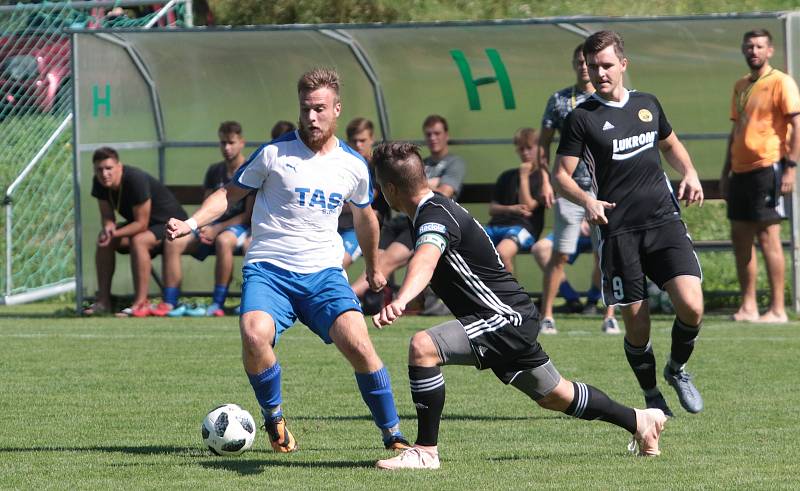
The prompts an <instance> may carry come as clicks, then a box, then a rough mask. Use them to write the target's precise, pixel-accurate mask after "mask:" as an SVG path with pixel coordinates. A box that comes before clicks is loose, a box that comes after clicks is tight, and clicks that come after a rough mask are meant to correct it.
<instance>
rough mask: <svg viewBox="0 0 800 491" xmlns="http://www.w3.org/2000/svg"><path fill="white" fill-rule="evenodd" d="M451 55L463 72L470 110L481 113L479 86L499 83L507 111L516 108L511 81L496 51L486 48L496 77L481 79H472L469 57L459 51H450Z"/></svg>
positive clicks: (459, 69)
mask: <svg viewBox="0 0 800 491" xmlns="http://www.w3.org/2000/svg"><path fill="white" fill-rule="evenodd" d="M450 55H451V56H452V57H453V60H454V61H455V62H456V65H457V66H458V71H459V72H461V78H463V79H464V88H465V89H466V90H467V100H468V101H469V108H470V110H472V111H480V109H481V98H480V96H479V95H478V86H479V85H486V84H492V83H495V82H497V83H498V84H499V85H500V93H501V94H502V95H503V106H504V107H505V108H506V109H514V108H516V107H517V106H516V104H515V103H514V91H513V90H512V89H511V80H510V79H509V78H508V72H507V71H506V67H505V65H503V60H501V59H500V54H499V53H498V52H497V50H496V49H493V48H486V56H487V57H488V58H489V61H490V62H491V64H492V68H494V74H495V76H494V77H481V78H475V79H473V78H472V70H470V68H469V62H467V57H466V56H464V52H463V51H461V50H458V49H454V50H452V51H450Z"/></svg>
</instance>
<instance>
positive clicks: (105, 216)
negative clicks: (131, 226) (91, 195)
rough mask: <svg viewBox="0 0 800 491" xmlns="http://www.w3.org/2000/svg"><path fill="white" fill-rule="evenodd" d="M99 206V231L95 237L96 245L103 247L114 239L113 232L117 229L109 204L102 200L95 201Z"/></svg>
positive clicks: (112, 210) (112, 209)
mask: <svg viewBox="0 0 800 491" xmlns="http://www.w3.org/2000/svg"><path fill="white" fill-rule="evenodd" d="M97 203H98V204H99V205H100V225H101V227H102V228H101V230H100V233H99V234H98V236H97V245H99V246H100V247H105V246H107V245H108V244H109V242H111V239H113V238H114V232H115V231H116V229H117V224H116V222H115V221H114V208H112V207H111V203H109V202H108V201H106V200H104V199H100V200H97Z"/></svg>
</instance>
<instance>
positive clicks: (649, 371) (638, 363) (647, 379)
mask: <svg viewBox="0 0 800 491" xmlns="http://www.w3.org/2000/svg"><path fill="white" fill-rule="evenodd" d="M625 358H627V359H628V364H629V365H630V366H631V369H632V370H633V374H634V375H636V380H638V381H639V387H641V388H642V390H645V391H646V390H649V389H652V388H653V387H655V386H656V357H655V355H653V347H652V346H651V345H650V343H649V342H648V343H647V344H646V345H644V346H634V345H632V344H631V343H629V342H628V340H627V339H626V340H625Z"/></svg>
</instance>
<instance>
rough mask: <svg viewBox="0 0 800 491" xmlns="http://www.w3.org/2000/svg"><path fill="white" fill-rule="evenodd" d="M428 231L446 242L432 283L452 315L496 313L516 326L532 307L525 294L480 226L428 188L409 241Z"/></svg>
mask: <svg viewBox="0 0 800 491" xmlns="http://www.w3.org/2000/svg"><path fill="white" fill-rule="evenodd" d="M431 232H432V233H436V234H439V235H441V236H443V237H444V238H445V241H446V242H447V246H446V248H445V251H444V253H443V254H442V257H441V258H440V259H439V263H438V264H437V265H436V269H435V270H434V273H433V278H431V287H432V288H433V291H434V292H436V294H437V295H438V296H439V298H441V299H442V301H443V302H444V303H445V305H447V307H448V308H449V309H450V311H451V312H452V313H453V315H455V316H456V317H463V316H467V315H475V314H478V315H481V316H483V317H492V316H494V315H499V316H500V317H502V318H504V319H506V320H507V321H508V322H510V323H512V324H513V325H520V324H521V321H522V320H523V318H527V317H529V316H530V315H532V314H533V313H534V312H535V308H534V306H533V303H532V302H531V300H530V298H529V297H528V294H527V293H526V292H525V290H523V289H522V287H521V286H520V284H519V283H517V280H516V279H514V277H513V276H511V273H509V272H508V271H506V270H505V268H504V267H503V262H502V261H501V260H500V256H499V255H498V254H497V251H496V250H495V248H494V246H493V245H492V241H491V240H490V239H489V236H488V235H486V232H485V231H484V229H483V227H481V225H480V224H479V223H478V222H477V221H476V220H475V219H474V218H473V217H472V216H471V215H470V214H469V212H467V210H465V209H464V208H462V207H461V206H460V205H458V204H457V203H456V202H454V201H453V200H451V199H450V198H446V197H445V196H443V195H441V194H439V193H431V194H430V195H429V197H428V198H426V199H425V200H423V201H422V202H421V203H420V205H419V207H418V208H417V214H416V216H415V217H414V224H413V229H412V235H413V239H414V242H415V243H416V241H417V239H418V238H419V237H420V236H421V235H423V234H426V233H431Z"/></svg>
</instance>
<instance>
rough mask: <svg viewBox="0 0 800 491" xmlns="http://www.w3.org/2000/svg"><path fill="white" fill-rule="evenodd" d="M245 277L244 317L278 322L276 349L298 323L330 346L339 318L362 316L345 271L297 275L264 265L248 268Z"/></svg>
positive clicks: (276, 324) (326, 270) (243, 273)
mask: <svg viewBox="0 0 800 491" xmlns="http://www.w3.org/2000/svg"><path fill="white" fill-rule="evenodd" d="M242 275H243V276H244V284H243V285H242V306H241V313H242V314H245V313H247V312H253V311H261V312H266V313H268V314H269V315H270V316H271V317H272V319H273V320H274V321H275V341H274V342H273V345H275V344H277V342H278V338H279V337H280V335H281V333H283V331H285V330H287V329H289V328H290V327H292V325H293V324H294V323H295V321H296V320H298V319H299V320H300V322H302V323H303V324H305V325H307V326H308V327H309V328H311V330H312V331H314V333H315V334H316V335H317V336H319V337H320V339H322V340H323V341H325V343H326V344H330V343H332V342H333V340H331V337H330V335H329V333H328V332H329V331H330V328H331V326H332V325H333V322H334V321H335V320H336V318H337V317H339V316H340V315H342V314H343V313H345V312H348V311H350V310H355V311H356V312H361V303H360V302H359V301H358V298H356V294H355V293H353V289H352V288H350V284H349V283H348V282H347V278H346V277H345V275H344V272H343V271H342V268H327V269H323V270H322V271H318V272H316V273H294V272H292V271H287V270H285V269H283V268H279V267H278V266H275V265H274V264H270V263H268V262H264V261H261V262H256V263H250V264H245V265H244V268H242Z"/></svg>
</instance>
